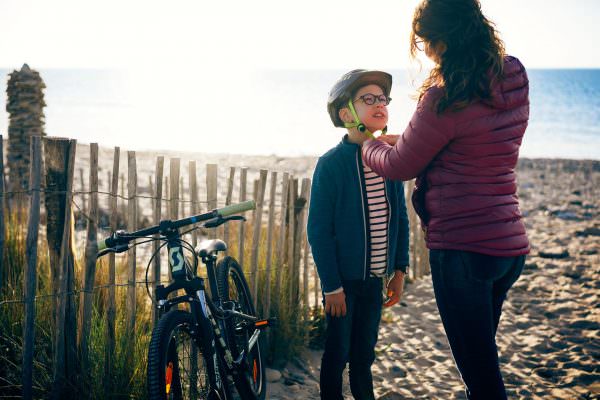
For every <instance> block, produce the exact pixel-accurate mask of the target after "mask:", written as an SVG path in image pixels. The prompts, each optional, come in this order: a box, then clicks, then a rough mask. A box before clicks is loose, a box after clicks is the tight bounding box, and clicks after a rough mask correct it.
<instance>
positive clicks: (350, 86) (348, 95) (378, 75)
mask: <svg viewBox="0 0 600 400" xmlns="http://www.w3.org/2000/svg"><path fill="white" fill-rule="evenodd" d="M367 85H377V86H379V87H380V88H381V90H383V93H384V94H385V95H386V96H389V95H390V91H391V90H392V76H391V75H390V74H388V73H387V72H383V71H375V70H367V69H355V70H352V71H350V72H348V73H346V74H344V75H342V77H341V78H340V79H338V81H337V82H336V83H335V85H333V88H331V90H330V91H329V97H328V99H327V112H328V113H329V117H330V118H331V122H333V125H334V126H336V127H339V128H344V121H342V120H341V118H340V115H339V111H340V109H342V108H344V107H347V105H348V100H350V99H352V97H353V96H354V94H356V92H357V91H358V90H359V89H360V88H361V87H363V86H367Z"/></svg>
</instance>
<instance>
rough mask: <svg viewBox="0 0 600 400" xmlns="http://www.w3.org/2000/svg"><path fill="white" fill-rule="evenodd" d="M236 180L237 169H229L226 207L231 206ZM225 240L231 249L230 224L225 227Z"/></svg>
mask: <svg viewBox="0 0 600 400" xmlns="http://www.w3.org/2000/svg"><path fill="white" fill-rule="evenodd" d="M234 178H235V167H230V168H229V179H227V195H226V196H225V205H226V206H228V205H230V204H231V198H232V196H233V179H234ZM223 240H224V241H225V243H227V247H229V245H230V243H229V224H225V225H224V226H223Z"/></svg>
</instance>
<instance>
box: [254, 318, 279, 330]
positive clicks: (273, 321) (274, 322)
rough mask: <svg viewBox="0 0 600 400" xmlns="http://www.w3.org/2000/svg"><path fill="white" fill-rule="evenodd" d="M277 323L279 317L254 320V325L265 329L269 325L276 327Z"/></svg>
mask: <svg viewBox="0 0 600 400" xmlns="http://www.w3.org/2000/svg"><path fill="white" fill-rule="evenodd" d="M276 325H277V318H267V319H259V320H258V321H255V322H254V327H255V328H256V329H264V328H267V327H269V326H270V327H274V326H276Z"/></svg>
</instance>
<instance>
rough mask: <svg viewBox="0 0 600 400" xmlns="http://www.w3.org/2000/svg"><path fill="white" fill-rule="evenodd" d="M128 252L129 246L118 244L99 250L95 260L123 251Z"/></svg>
mask: <svg viewBox="0 0 600 400" xmlns="http://www.w3.org/2000/svg"><path fill="white" fill-rule="evenodd" d="M127 250H129V245H127V244H119V245H116V246H115V247H109V248H106V249H104V250H101V251H99V252H98V254H97V256H96V258H100V257H102V256H105V255H107V254H108V253H123V252H125V251H127Z"/></svg>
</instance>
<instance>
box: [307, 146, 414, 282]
mask: <svg viewBox="0 0 600 400" xmlns="http://www.w3.org/2000/svg"><path fill="white" fill-rule="evenodd" d="M385 188H386V194H387V198H388V206H389V219H388V265H387V272H388V274H391V273H392V272H393V271H394V270H401V271H403V272H406V267H407V266H408V238H409V232H408V217H407V215H406V204H405V201H404V187H403V184H402V182H401V181H391V180H389V179H385ZM368 217H369V209H368V204H367V196H366V191H365V178H364V172H363V163H362V159H361V148H360V146H359V145H357V144H354V143H351V142H349V141H348V135H346V136H344V138H343V139H342V141H341V142H340V143H339V144H338V145H337V146H336V147H334V148H333V149H331V150H329V151H328V152H327V153H325V154H324V155H323V156H321V157H320V158H319V160H318V162H317V166H316V167H315V171H314V173H313V181H312V189H311V198H310V207H309V212H308V227H307V232H308V241H309V243H310V246H311V250H312V254H313V258H314V260H315V264H316V266H317V270H318V272H319V277H320V278H321V286H322V290H323V292H331V291H333V290H336V289H337V288H339V287H341V286H342V280H365V279H367V277H368V276H369V260H370V252H371V249H370V243H371V238H370V230H369V226H368Z"/></svg>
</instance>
